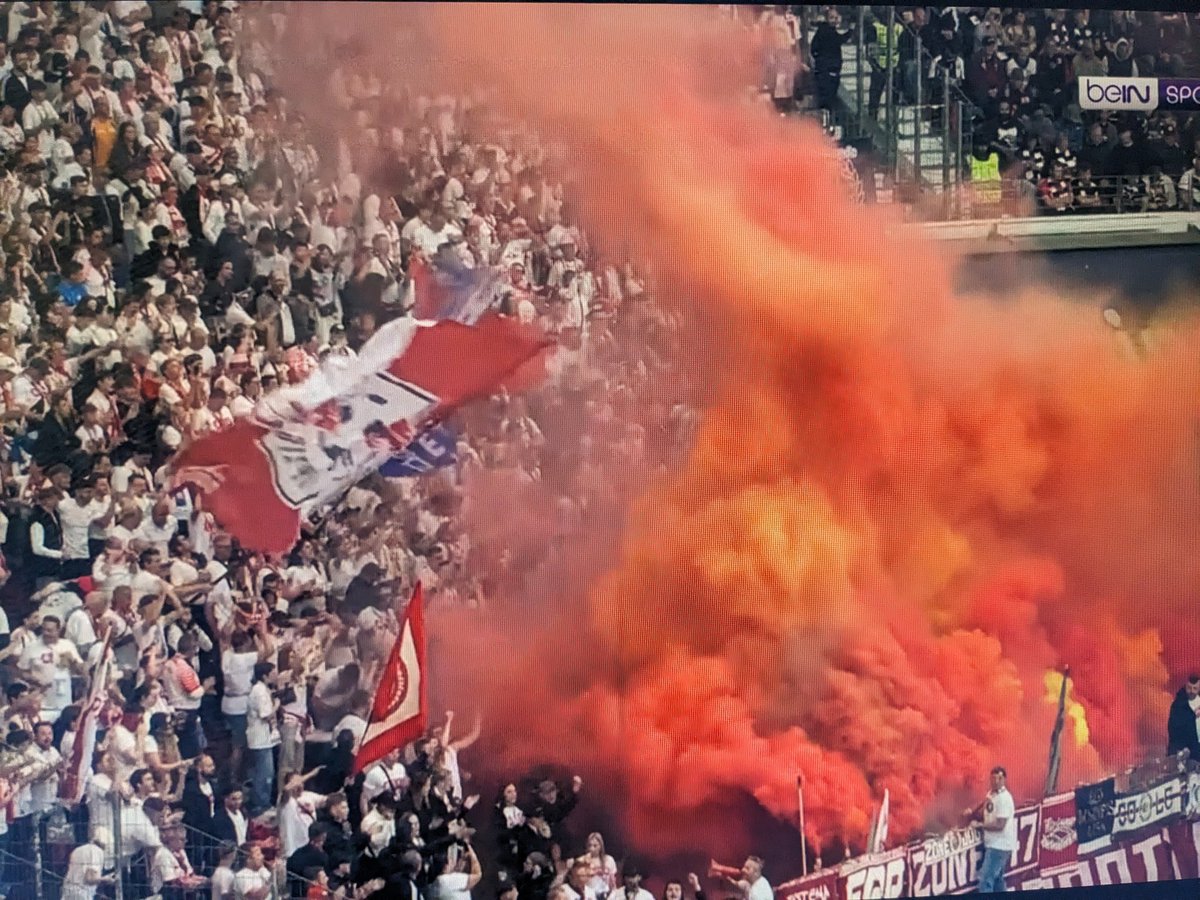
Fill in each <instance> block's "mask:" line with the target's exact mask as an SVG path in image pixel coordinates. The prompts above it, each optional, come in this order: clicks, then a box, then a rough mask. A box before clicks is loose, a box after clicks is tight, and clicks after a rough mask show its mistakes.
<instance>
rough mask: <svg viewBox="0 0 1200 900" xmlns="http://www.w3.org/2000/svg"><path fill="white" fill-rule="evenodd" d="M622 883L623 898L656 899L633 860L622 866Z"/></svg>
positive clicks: (625, 899)
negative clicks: (647, 887)
mask: <svg viewBox="0 0 1200 900" xmlns="http://www.w3.org/2000/svg"><path fill="white" fill-rule="evenodd" d="M621 885H622V890H621V900H654V895H653V894H651V893H650V892H649V891H648V890H646V889H645V888H644V887H642V873H641V870H640V869H639V868H638V865H637V863H636V862H633V861H632V860H626V861H625V865H624V866H622V867H621ZM755 900H758V898H755Z"/></svg>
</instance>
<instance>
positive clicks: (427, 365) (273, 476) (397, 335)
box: [171, 316, 544, 553]
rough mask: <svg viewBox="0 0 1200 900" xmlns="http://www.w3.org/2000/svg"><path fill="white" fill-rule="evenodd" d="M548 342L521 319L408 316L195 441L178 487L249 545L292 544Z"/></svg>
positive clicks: (180, 462)
mask: <svg viewBox="0 0 1200 900" xmlns="http://www.w3.org/2000/svg"><path fill="white" fill-rule="evenodd" d="M543 346H544V344H543V343H542V342H540V341H538V340H536V339H534V338H532V337H530V336H529V335H528V334H527V333H526V332H525V331H524V330H522V329H521V328H520V326H518V325H517V324H516V323H514V322H512V321H511V320H506V319H501V318H499V317H495V316H492V317H487V318H485V319H483V320H481V321H480V322H479V324H477V325H463V324H460V323H458V322H449V321H445V322H421V321H417V320H414V319H407V318H406V319H398V320H396V321H393V322H389V323H388V324H387V325H385V326H383V328H381V329H380V330H379V331H378V332H377V333H376V334H375V336H374V337H373V338H372V339H371V340H370V341H368V342H367V344H366V345H364V347H363V348H362V350H361V351H360V352H359V355H358V357H357V358H355V359H352V360H346V359H345V358H344V357H331V358H329V359H327V360H326V362H325V363H323V364H322V366H321V368H320V369H319V370H318V371H317V372H315V373H314V374H313V375H311V376H310V377H309V378H307V379H306V380H305V381H304V382H302V383H301V384H298V385H294V386H292V387H286V388H282V389H280V390H278V391H275V392H273V393H272V394H270V395H269V396H267V397H264V398H263V399H262V400H260V401H259V403H258V404H257V406H256V407H255V409H254V411H253V413H251V415H250V416H248V417H247V418H245V419H239V420H238V421H237V422H235V423H234V424H233V426H232V427H230V428H228V429H226V430H225V431H221V432H219V433H216V434H210V435H207V436H205V437H203V438H201V439H200V440H198V441H196V442H195V443H194V444H191V445H189V446H188V447H186V448H184V449H183V450H182V451H181V452H180V453H179V455H178V457H176V459H175V461H174V463H173V466H172V469H173V474H172V479H171V484H172V488H173V489H175V490H179V489H181V488H184V487H189V488H191V489H193V490H196V491H198V492H199V493H201V494H203V496H204V504H205V507H206V508H207V509H208V510H209V511H210V512H211V513H212V514H213V516H214V517H216V519H217V521H218V522H219V523H220V524H221V525H222V526H223V527H225V528H226V529H228V530H229V531H230V532H231V533H232V534H233V535H234V536H235V537H236V538H237V539H238V540H239V541H240V542H241V543H242V545H243V546H245V547H248V548H250V549H254V550H261V551H265V552H269V553H283V552H286V551H287V550H289V549H290V548H291V547H292V545H293V544H295V542H296V540H297V539H298V537H299V534H300V522H301V521H302V520H303V519H304V518H305V517H307V516H308V515H309V514H310V513H312V512H314V511H316V510H319V509H321V508H322V507H323V506H324V505H326V504H327V503H330V502H332V501H333V500H335V499H336V498H337V497H339V496H340V495H341V494H342V492H343V491H345V490H346V489H347V488H349V487H350V486H351V485H353V484H354V483H355V482H357V481H359V480H360V479H361V478H363V477H365V476H366V475H368V474H370V473H371V472H373V471H375V470H376V469H378V468H379V467H380V466H381V465H382V464H383V463H384V462H385V461H387V460H388V459H390V458H391V457H392V455H393V454H395V453H397V452H401V451H403V450H404V449H405V448H406V447H407V446H408V444H409V442H410V441H411V440H412V438H413V435H414V434H416V433H417V432H418V431H419V430H421V429H422V428H424V427H425V426H426V425H428V424H430V423H431V422H434V421H437V420H438V419H440V418H442V417H444V416H445V415H446V414H447V413H448V412H449V411H450V410H452V409H454V408H455V407H457V406H459V405H460V404H462V403H465V402H467V401H469V400H471V399H474V398H476V397H480V396H484V395H487V394H489V393H491V392H492V391H493V390H495V389H496V388H497V387H498V386H499V385H500V384H501V383H502V382H503V381H504V380H505V379H506V378H508V377H509V376H511V375H513V374H514V373H516V372H517V371H518V370H519V369H522V367H523V366H524V365H525V364H526V363H527V362H529V361H530V360H531V359H533V358H534V357H535V356H536V355H537V354H538V353H539V352H540V351H541V349H542V348H543Z"/></svg>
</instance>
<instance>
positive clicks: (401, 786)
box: [362, 750, 408, 816]
mask: <svg viewBox="0 0 1200 900" xmlns="http://www.w3.org/2000/svg"><path fill="white" fill-rule="evenodd" d="M407 787H408V772H406V771H405V769H404V763H402V762H400V751H399V750H391V751H389V752H388V753H385V754H384V755H383V758H382V759H380V760H379V762H377V763H376V764H375V765H373V766H371V768H369V769H367V774H366V776H365V777H364V778H363V786H362V814H363V815H364V816H365V815H366V814H367V812H368V811H369V810H370V808H371V803H372V802H373V801H374V800H375V798H376V797H378V796H379V795H380V794H382V793H385V792H386V793H389V794H391V795H392V796H393V797H394V798H396V799H399V798H400V794H401V793H402V792H403V791H404V790H405V789H406V788H407Z"/></svg>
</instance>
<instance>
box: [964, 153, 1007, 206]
mask: <svg viewBox="0 0 1200 900" xmlns="http://www.w3.org/2000/svg"><path fill="white" fill-rule="evenodd" d="M971 188H972V197H973V199H974V202H975V204H976V205H977V206H978V207H979V209H978V212H980V213H982V214H984V215H989V214H992V213H989V210H993V211H998V207H999V205H1000V199H1001V190H1000V154H999V153H997V152H996V151H995V150H993V149H992V148H991V147H986V146H979V147H976V148H975V152H974V154H973V155H972V156H971Z"/></svg>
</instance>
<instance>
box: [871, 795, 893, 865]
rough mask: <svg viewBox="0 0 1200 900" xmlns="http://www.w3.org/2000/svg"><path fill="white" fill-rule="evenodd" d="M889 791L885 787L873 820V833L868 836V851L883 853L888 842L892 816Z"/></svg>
mask: <svg viewBox="0 0 1200 900" xmlns="http://www.w3.org/2000/svg"><path fill="white" fill-rule="evenodd" d="M888 799H889V796H888V791H887V789H886V788H885V789H884V791H883V800H882V802H880V804H879V809H877V810H876V811H875V815H874V816H873V817H872V820H871V833H870V835H869V836H868V837H867V852H868V853H882V852H883V846H884V844H886V843H887V835H888V823H889V820H890V818H891V816H890V814H889V809H888V807H889V803H888Z"/></svg>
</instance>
